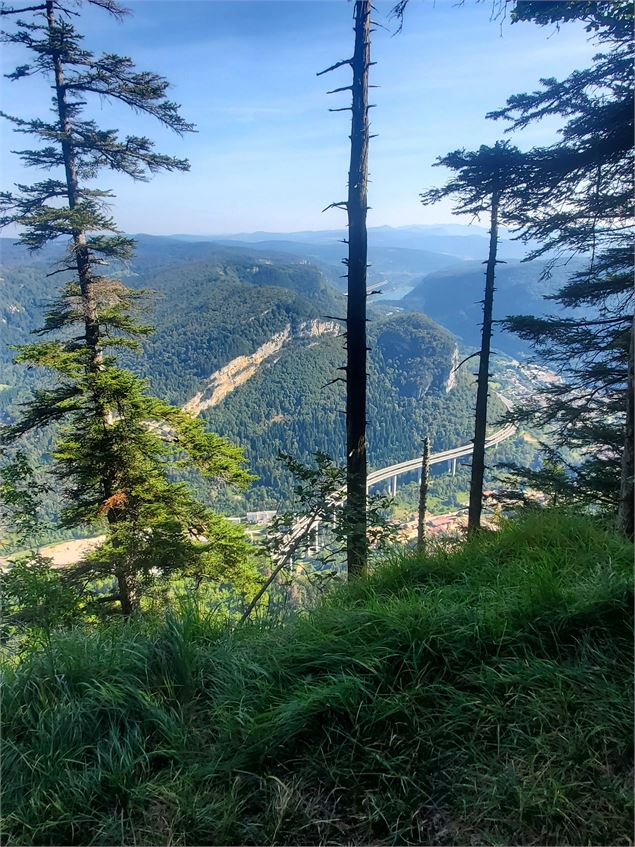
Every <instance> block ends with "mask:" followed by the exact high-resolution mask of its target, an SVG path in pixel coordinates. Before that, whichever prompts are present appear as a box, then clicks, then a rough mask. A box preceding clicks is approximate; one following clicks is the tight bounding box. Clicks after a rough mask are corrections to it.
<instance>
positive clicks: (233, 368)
mask: <svg viewBox="0 0 635 847" xmlns="http://www.w3.org/2000/svg"><path fill="white" fill-rule="evenodd" d="M339 331H340V327H339V326H338V324H337V323H335V321H324V320H319V319H315V320H310V321H303V322H302V323H300V324H298V326H297V327H296V328H295V329H294V328H292V327H291V324H287V325H286V326H285V327H284V329H283V330H282V331H281V332H278V333H276V334H275V335H272V336H271V338H270V339H269V340H268V341H266V342H265V343H264V344H262V345H261V346H260V347H258V349H257V350H255V351H254V352H253V353H251V355H249V356H237V357H236V358H235V359H232V360H231V362H228V363H227V364H226V365H225V366H224V367H222V368H220V369H219V370H217V371H215V372H214V373H213V374H211V375H210V376H209V377H208V378H207V380H206V383H205V386H204V388H203V389H202V390H201V391H199V392H197V393H196V394H195V395H194V397H192V398H191V399H190V400H188V401H187V403H185V404H184V406H183V409H184V410H185V411H186V412H189V413H190V414H191V415H194V417H196V416H198V415H200V414H201V412H203V411H204V410H205V409H210V408H212V407H213V406H217V405H218V404H219V403H220V402H222V400H224V398H225V397H227V395H228V394H230V393H231V392H232V391H234V390H235V389H236V388H238V387H239V386H241V385H243V384H244V383H245V382H247V380H249V379H251V378H252V377H253V376H254V375H255V374H256V373H257V372H258V370H259V368H260V367H262V365H263V364H265V363H266V362H267V361H271V360H275V358H276V357H277V355H278V354H279V353H280V351H281V350H282V349H283V348H284V347H286V346H287V345H288V344H290V343H293V342H300V343H306V342H310V341H311V340H313V341H314V340H315V339H317V338H320V337H321V336H323V335H336V334H337V333H338V332H339Z"/></svg>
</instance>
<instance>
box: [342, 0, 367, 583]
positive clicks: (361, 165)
mask: <svg viewBox="0 0 635 847" xmlns="http://www.w3.org/2000/svg"><path fill="white" fill-rule="evenodd" d="M370 12H371V4H370V2H369V0H357V2H356V3H355V52H354V54H353V58H352V61H351V66H352V68H353V85H352V92H353V103H352V122H351V161H350V169H349V175H348V201H347V212H348V303H347V310H346V350H347V358H346V490H347V498H346V512H345V520H346V523H347V542H346V560H347V566H348V578H349V579H351V578H354V577H356V576H360V575H362V574H364V573H366V570H367V564H368V541H367V537H366V523H367V515H366V472H367V468H366V353H367V341H366V268H367V259H368V245H367V232H366V212H367V208H368V201H367V188H368V68H369V66H370Z"/></svg>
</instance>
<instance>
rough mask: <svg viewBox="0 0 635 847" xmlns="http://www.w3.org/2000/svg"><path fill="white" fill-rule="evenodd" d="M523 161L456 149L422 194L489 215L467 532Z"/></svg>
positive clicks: (513, 155) (478, 485)
mask: <svg viewBox="0 0 635 847" xmlns="http://www.w3.org/2000/svg"><path fill="white" fill-rule="evenodd" d="M521 163H522V157H521V153H520V151H519V150H518V149H517V148H516V147H512V146H511V145H510V144H509V143H508V142H500V141H499V142H497V143H496V144H495V145H494V146H493V147H486V146H481V147H480V148H479V149H478V150H477V151H475V152H466V151H465V150H455V151H454V152H453V153H448V154H447V155H446V156H442V157H441V158H439V159H438V161H437V162H436V164H437V165H443V166H444V167H446V168H449V169H450V170H452V171H454V172H455V175H454V176H453V177H452V178H451V179H450V180H449V182H448V183H447V184H446V185H445V186H443V187H442V188H433V189H431V190H430V191H427V192H425V193H424V194H422V195H421V199H422V202H423V203H436V202H438V201H439V200H441V199H442V198H443V197H454V198H455V199H456V201H457V202H456V206H455V211H456V212H457V213H460V214H470V215H475V216H479V215H481V214H483V213H487V214H488V215H489V221H490V243H489V255H488V258H487V262H486V263H485V264H486V265H487V269H486V272H485V292H484V296H483V326H482V332H481V347H480V350H479V353H478V355H479V368H478V380H477V387H476V412H475V416H474V450H473V452H472V473H471V480H470V506H469V515H468V531H469V532H474V531H475V530H478V529H480V526H481V512H482V508H483V479H484V476H485V438H486V429H487V399H488V392H489V378H490V373H489V367H490V354H491V339H492V321H493V306H494V290H495V289H494V282H495V276H496V264H497V263H498V261H499V260H498V259H497V250H498V226H499V222H501V221H510V220H512V219H513V210H514V209H515V207H516V205H517V204H518V197H517V195H516V186H517V183H518V181H519V171H521V170H522V164H521Z"/></svg>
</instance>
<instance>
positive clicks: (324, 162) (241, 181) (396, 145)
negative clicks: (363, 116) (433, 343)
mask: <svg viewBox="0 0 635 847" xmlns="http://www.w3.org/2000/svg"><path fill="white" fill-rule="evenodd" d="M126 5H127V6H128V8H129V9H130V10H131V12H132V14H131V15H130V16H128V17H126V18H125V19H124V20H123V22H118V21H116V20H115V19H113V18H112V17H110V16H108V15H107V14H106V13H104V12H103V11H102V10H98V9H94V8H92V7H87V6H84V7H83V8H82V11H81V15H80V17H78V18H76V19H75V26H76V27H77V28H78V29H79V31H80V32H82V33H83V35H84V36H85V42H84V47H85V48H87V49H90V50H93V51H95V52H96V53H101V52H116V53H119V54H122V55H127V56H130V57H131V58H132V59H133V60H134V61H135V63H136V64H137V66H138V68H139V69H145V70H153V71H157V72H159V73H161V74H162V75H164V76H165V77H167V79H169V80H170V82H171V85H172V87H171V90H170V97H171V99H174V100H176V101H177V102H178V103H180V104H181V106H182V114H183V116H184V117H185V118H186V119H187V120H189V121H192V122H194V123H195V124H196V127H197V132H196V133H188V134H186V135H185V136H183V137H178V136H176V135H174V134H173V133H170V132H169V131H167V130H165V129H163V128H162V127H160V126H159V125H158V124H156V122H153V121H152V120H151V119H149V118H147V117H144V116H140V115H137V114H134V113H131V112H129V111H126V110H125V108H124V107H121V106H119V105H117V104H115V105H113V104H111V103H108V102H105V101H104V102H100V101H97V102H96V103H94V104H91V105H90V107H89V108H90V109H91V115H94V116H95V117H96V119H97V120H98V121H99V122H100V124H101V125H102V126H103V127H104V128H112V127H118V128H119V129H120V131H121V132H122V133H123V134H125V133H133V134H137V135H143V134H145V135H148V136H149V137H150V138H152V139H153V140H154V141H155V143H156V146H157V149H158V150H159V151H161V152H164V153H169V154H171V155H175V156H178V157H180V158H187V159H188V160H189V162H190V165H191V169H190V171H189V172H188V173H186V174H180V173H172V174H160V175H158V176H155V177H153V178H152V180H151V181H150V182H148V183H133V182H131V181H130V180H129V179H128V178H127V177H125V176H122V175H117V174H113V173H109V172H103V173H102V175H101V176H100V177H99V179H98V181H97V183H96V184H98V185H99V186H100V187H102V188H106V187H107V188H110V189H112V190H113V191H114V192H115V194H116V195H117V198H116V200H115V201H113V204H112V212H113V215H114V217H115V219H116V220H117V222H118V225H119V226H120V228H121V229H122V230H124V231H126V232H133V233H139V232H145V233H151V234H157V235H161V234H163V235H167V234H175V233H190V234H197V235H211V234H228V233H240V232H253V231H256V230H265V231H270V232H286V231H297V230H305V229H312V230H316V229H332V228H337V227H340V226H344V225H345V221H346V219H345V213H344V212H342V211H340V210H337V209H333V210H329V211H328V212H325V213H322V211H321V210H322V209H324V207H326V206H328V205H329V204H330V203H332V202H334V201H339V200H342V199H343V198H344V197H345V196H346V181H347V171H348V158H349V148H348V134H349V132H350V126H349V124H350V112H346V111H345V112H329V111H328V110H329V108H338V107H343V106H347V105H348V103H349V99H350V94H349V93H348V92H343V93H341V94H334V95H327V94H326V92H327V91H328V90H330V89H333V88H338V87H340V86H343V85H348V84H349V83H350V68H348V67H347V66H344V67H342V68H340V69H338V70H337V71H335V72H333V73H330V74H326V75H325V76H319V77H318V76H317V72H318V71H321V70H323V69H324V68H326V67H329V66H330V65H332V64H333V63H334V62H336V61H338V60H341V59H344V58H347V57H348V56H350V55H351V54H352V44H353V29H352V26H353V17H352V15H353V4H352V2H349V0H230V2H227V0H170V2H164V0H133V1H132V2H128V3H126ZM391 5H392V4H391V3H383V2H381V0H379V2H377V3H376V6H377V11H376V13H375V15H374V18H375V19H376V20H377V22H378V23H379V24H381V26H378V27H377V29H376V31H375V32H374V33H373V35H372V59H373V61H376V62H377V64H376V65H374V66H373V67H372V68H371V84H373V85H377V86H379V87H378V88H376V89H373V91H372V92H371V95H372V96H371V102H373V103H375V104H376V108H374V109H373V110H372V111H371V120H372V127H371V132H372V133H377V137H376V138H373V139H372V140H371V147H370V156H369V167H370V184H369V203H370V205H371V207H372V208H371V211H370V212H369V221H368V222H369V225H370V226H379V225H389V226H404V225H410V224H429V223H448V222H451V221H454V222H457V223H461V222H463V223H465V222H467V221H466V220H465V219H464V218H463V219H462V218H458V217H453V215H452V208H451V203H450V202H449V201H444V202H443V203H439V204H437V205H436V206H434V207H423V206H422V205H421V203H420V202H419V193H420V192H421V191H423V190H425V189H426V188H428V187H430V186H432V185H439V184H442V183H443V181H444V178H445V177H447V172H444V170H443V169H442V168H439V167H437V168H434V167H432V165H433V163H434V161H435V159H436V158H437V157H439V156H442V155H443V154H445V153H447V152H449V151H450V150H454V149H456V148H460V147H464V148H467V149H473V148H476V147H478V146H479V145H481V144H492V143H494V142H495V141H496V140H497V139H499V138H501V137H503V134H504V130H505V123H504V122H502V121H492V120H487V119H486V118H485V115H486V113H487V112H488V111H490V110H493V109H497V108H500V107H501V106H503V105H504V104H505V102H506V100H507V98H508V97H509V96H510V95H512V94H515V93H519V92H523V91H531V90H535V89H536V88H537V87H538V86H539V79H540V78H541V77H552V76H553V77H557V78H562V77H564V76H566V75H568V74H569V73H570V72H571V71H572V70H574V69H575V68H578V67H584V66H585V65H587V64H588V63H589V60H590V58H591V56H592V55H593V54H594V53H595V52H597V48H596V47H594V46H593V45H592V44H590V43H589V42H588V40H587V35H586V33H585V32H584V30H583V29H582V27H581V26H580V25H579V23H571V24H567V25H565V26H563V27H562V28H561V29H560V30H558V31H556V30H555V28H552V27H538V26H536V25H535V24H532V23H517V24H511V23H510V22H509V20H508V19H507V20H504V21H501V20H500V19H499V20H492V3H491V0H483V2H477V0H465V1H464V2H463V3H462V4H457V3H456V2H454V0H410V4H409V6H408V8H407V10H406V15H405V19H404V24H403V28H402V31H401V32H400V33H398V34H395V30H396V24H395V21H394V20H391V19H390V17H389V10H390V7H391ZM25 61H27V58H26V56H25V54H24V53H23V52H22V51H21V50H20V49H19V48H17V47H13V46H11V47H9V48H6V49H5V50H3V53H2V72H3V73H8V72H9V71H11V70H12V69H13V67H14V66H15V65H18V64H23V63H24V62H25ZM0 96H1V101H0V109H2V111H5V112H7V113H9V114H16V115H19V116H21V117H36V116H38V117H47V114H46V113H47V109H48V105H49V102H50V97H51V91H50V89H49V88H47V81H46V80H45V79H44V78H42V77H40V78H35V77H34V78H29V79H26V80H20V81H17V82H11V83H6V82H4V81H3V84H2V94H1V95H0ZM557 129H558V122H557V121H555V122H554V121H553V120H550V121H545V122H543V123H541V124H539V125H537V126H533V127H530V128H528V129H526V130H524V131H523V132H522V133H521V134H518V135H516V136H511V138H512V139H513V140H514V143H516V144H518V146H519V147H521V148H522V149H525V148H528V147H531V146H533V145H535V144H548V143H551V142H553V141H554V140H555V139H556V137H557V136H556V132H557ZM25 146H28V144H26V143H25V138H24V137H23V136H16V135H15V134H14V133H12V132H11V131H10V129H9V128H8V126H7V124H6V122H3V126H2V130H1V136H0V152H1V163H2V172H1V182H2V188H3V189H4V190H8V189H10V188H11V186H12V184H13V183H15V182H22V183H28V182H34V181H35V180H36V179H41V174H40V173H36V172H35V171H33V170H32V169H25V168H23V167H22V166H21V165H20V164H19V162H18V160H17V157H16V156H15V155H13V154H12V153H11V150H13V149H16V148H19V149H22V148H24V147H25Z"/></svg>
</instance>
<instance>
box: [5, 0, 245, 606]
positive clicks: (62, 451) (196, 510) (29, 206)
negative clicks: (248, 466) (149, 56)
mask: <svg viewBox="0 0 635 847" xmlns="http://www.w3.org/2000/svg"><path fill="white" fill-rule="evenodd" d="M88 2H89V3H91V4H92V5H95V6H98V7H101V8H103V9H104V10H105V11H106V12H107V13H109V14H112V15H115V16H117V17H121V16H123V15H124V14H125V10H124V9H123V8H121V7H119V6H118V5H117V4H116V3H115V2H114V0H88ZM72 5H73V8H68V6H67V4H65V3H64V2H61V0H46V2H45V3H42V4H39V5H35V6H31V7H28V8H22V9H19V8H15V7H9V8H7V7H3V9H2V15H3V16H7V17H9V16H14V15H18V16H20V15H22V14H23V13H24V12H29V11H30V12H32V16H31V19H30V20H28V21H27V20H24V19H23V18H22V17H18V18H17V20H16V21H15V28H14V29H13V30H12V31H11V32H3V34H2V39H3V41H4V42H5V43H8V44H13V45H21V46H22V47H24V48H25V49H26V51H28V53H29V54H30V62H29V64H24V65H20V66H19V67H17V68H16V70H15V71H14V72H13V73H11V74H8V77H9V79H11V80H13V81H18V80H20V79H23V78H25V77H27V76H34V75H38V76H40V77H42V79H43V80H44V81H45V82H46V83H47V84H49V85H50V86H51V88H52V93H53V98H52V116H51V117H49V118H48V119H46V118H41V117H35V118H27V117H21V116H15V115H6V114H3V117H4V118H5V119H7V120H8V121H9V122H10V123H11V124H12V125H13V128H14V130H15V131H16V132H17V133H19V134H21V135H23V134H25V135H29V136H32V137H35V139H37V140H38V142H39V144H38V146H34V147H33V148H31V149H23V150H19V151H17V153H18V156H19V157H20V159H21V160H22V162H23V163H24V164H25V165H27V166H30V167H34V168H38V169H45V170H46V171H48V172H50V175H48V176H47V177H46V178H45V179H43V180H40V181H37V182H35V183H33V184H31V185H16V187H15V191H13V192H5V193H3V194H2V196H1V203H2V219H1V223H2V225H7V224H9V223H12V224H17V225H18V226H19V227H20V236H19V240H20V242H21V243H23V244H25V245H26V246H27V247H28V248H29V249H31V250H38V249H40V248H42V247H44V246H45V245H47V244H49V243H51V242H53V241H56V240H57V239H65V240H66V241H67V244H68V249H67V251H66V253H65V255H64V258H63V259H62V261H61V262H60V263H59V264H58V266H57V267H56V268H55V269H54V271H52V273H51V274H50V275H51V276H52V275H53V274H58V273H61V274H62V275H63V277H62V278H63V279H64V280H65V282H64V283H63V287H62V290H61V292H60V296H59V297H58V299H57V300H56V301H54V302H53V303H52V305H51V306H50V308H49V310H48V313H47V315H46V320H45V323H44V326H43V327H42V328H41V329H40V330H39V331H38V334H40V335H41V336H42V337H43V340H41V341H39V342H35V343H33V344H28V345H24V346H23V347H22V348H21V349H20V351H19V354H18V359H17V361H19V362H22V363H24V364H26V365H28V366H31V367H33V366H35V367H41V368H45V369H46V370H47V371H48V372H49V373H50V374H51V377H52V378H50V380H49V382H48V383H46V387H45V388H41V389H39V390H37V391H36V392H35V394H34V397H33V399H32V401H31V402H29V403H28V404H27V405H26V408H25V411H24V414H23V415H22V417H21V419H19V420H17V421H15V422H14V423H13V424H12V425H11V426H10V427H8V428H7V429H5V431H4V438H5V439H6V440H9V441H10V440H14V439H16V438H18V437H19V436H21V435H23V434H24V433H27V432H30V431H32V430H37V429H40V428H43V427H46V426H48V425H50V424H55V425H56V426H57V430H56V431H57V440H56V445H55V450H54V452H53V473H54V474H55V476H56V477H57V479H58V481H59V484H60V493H61V494H62V496H63V499H64V508H63V510H62V513H61V524H62V525H63V526H65V527H76V526H79V525H82V524H86V523H90V524H100V523H102V524H104V523H105V525H106V527H107V541H106V542H105V543H104V544H103V545H102V546H101V547H100V548H99V549H98V550H97V551H96V552H95V553H94V554H93V555H91V556H90V557H88V558H87V560H86V561H84V562H82V563H80V564H79V565H78V566H77V567H76V568H75V569H74V577H75V578H76V579H77V580H84V581H86V580H89V579H90V578H91V577H96V576H106V575H108V576H111V577H114V578H115V579H116V583H117V589H116V591H115V592H114V593H113V594H112V596H110V597H109V598H107V599H109V600H112V601H117V602H118V603H119V606H120V609H121V612H122V613H123V614H125V615H127V614H130V612H131V611H132V610H133V608H134V606H135V604H137V603H138V600H139V598H140V595H141V592H142V589H143V586H144V584H146V583H147V582H148V581H149V580H151V579H152V578H153V576H156V575H166V574H168V573H169V572H171V571H173V570H179V571H181V572H183V573H186V574H190V575H193V576H196V577H197V578H200V577H201V576H202V575H203V574H205V573H214V574H217V575H218V576H220V577H222V578H223V579H227V578H228V577H230V576H231V574H232V572H234V573H236V572H237V571H238V570H240V565H241V562H243V560H244V559H245V557H246V554H247V549H248V548H247V545H246V543H245V541H244V538H243V536H242V534H241V532H240V531H239V530H237V529H235V528H234V527H232V526H231V525H230V524H228V523H227V522H226V521H225V520H224V519H222V518H220V517H219V516H217V515H215V514H213V513H212V512H210V511H209V510H208V509H207V508H205V507H204V506H203V505H201V504H200V503H198V502H197V501H196V500H195V499H194V498H193V497H192V496H191V495H190V494H189V492H188V491H187V489H186V487H185V486H184V485H183V484H180V483H178V482H175V481H174V478H173V472H174V471H175V470H178V468H179V467H182V466H189V465H190V464H193V465H195V466H196V467H197V468H198V469H199V470H200V471H201V472H202V473H203V474H205V475H207V476H209V477H210V478H212V479H214V480H217V481H218V482H219V483H221V482H222V483H223V484H225V483H228V484H232V485H238V486H242V485H245V484H246V483H247V481H248V480H249V476H248V474H247V473H246V471H245V470H244V467H243V456H242V453H241V451H240V450H239V449H238V448H236V447H233V446H232V445H230V444H229V443H227V442H226V441H225V440H224V439H222V438H220V437H219V436H217V435H214V434H212V433H208V432H206V431H205V429H204V426H203V424H202V423H201V421H199V420H197V419H195V418H192V417H191V416H190V415H188V414H186V413H185V412H183V411H182V410H180V409H177V408H174V407H172V406H169V405H167V404H166V403H164V402H162V401H161V400H158V399H156V398H153V397H151V396H149V395H148V393H147V386H146V383H145V381H144V380H142V379H140V378H139V377H137V376H136V375H134V374H133V373H132V372H130V371H129V370H126V369H124V368H123V367H122V366H121V364H120V362H119V359H118V355H117V354H118V351H122V350H134V349H136V348H137V347H138V339H139V337H140V336H143V335H144V334H146V333H147V332H148V331H149V328H148V327H146V326H144V325H142V324H140V323H139V322H138V321H137V320H136V319H135V317H134V313H133V307H134V303H135V301H136V300H137V299H138V298H139V296H140V292H138V291H133V290H131V289H129V288H128V287H126V286H125V285H124V284H123V283H122V281H121V279H119V278H118V277H117V276H116V271H117V268H118V267H119V268H120V267H121V264H122V263H124V262H126V261H128V260H129V259H130V258H131V256H132V253H133V248H134V242H133V240H132V239H131V238H129V237H127V236H126V235H124V234H123V233H121V232H120V231H119V230H118V228H117V226H116V224H115V222H114V220H113V218H112V217H111V215H110V214H109V213H108V211H107V207H106V203H107V201H108V200H109V199H110V198H111V197H112V196H113V195H112V194H111V192H110V191H108V190H106V189H103V188H95V187H94V185H93V181H94V179H95V177H96V176H97V174H98V173H99V172H100V171H102V170H103V169H105V170H112V171H116V172H120V173H125V174H127V175H128V176H130V177H131V178H132V179H133V180H145V179H147V178H148V177H149V175H151V174H153V173H156V172H159V171H184V170H187V169H188V167H189V165H188V163H187V161H185V160H183V159H177V158H174V157H171V156H166V155H162V154H160V153H158V152H156V151H155V150H154V146H153V144H152V142H151V141H150V140H149V139H148V138H146V137H144V136H134V135H127V136H125V137H122V136H121V135H120V133H119V131H118V130H115V129H103V128H100V127H99V126H98V125H97V124H96V122H95V121H94V120H92V119H90V118H88V117H86V116H85V109H86V106H87V104H88V102H89V101H90V100H91V98H97V99H99V98H105V99H107V100H112V101H118V102H120V103H123V104H125V105H126V106H129V107H130V109H131V110H132V111H134V112H137V113H144V114H146V115H149V116H151V117H154V118H156V119H157V120H158V121H159V123H161V124H162V125H163V126H166V127H168V128H170V129H172V130H174V131H175V132H176V133H179V134H183V133H185V132H189V131H191V130H192V129H193V126H192V125H191V124H189V123H187V122H186V121H185V120H184V119H183V118H182V117H181V115H180V113H179V108H178V106H177V104H176V103H174V102H173V101H171V100H170V99H168V97H167V88H168V83H167V81H166V80H165V79H164V78H163V77H161V76H159V75H157V74H155V73H151V72H147V71H138V70H137V69H136V68H135V66H134V64H133V63H132V61H131V60H130V59H129V58H126V57H122V56H118V55H115V54H112V53H108V54H104V55H101V56H95V55H94V54H93V53H91V52H90V51H88V50H86V49H85V48H84V47H83V44H82V36H81V35H80V34H79V33H78V32H77V30H76V29H75V27H74V25H73V24H72V23H71V20H72V18H71V16H76V15H77V10H76V8H75V4H72ZM58 174H59V175H58Z"/></svg>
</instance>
